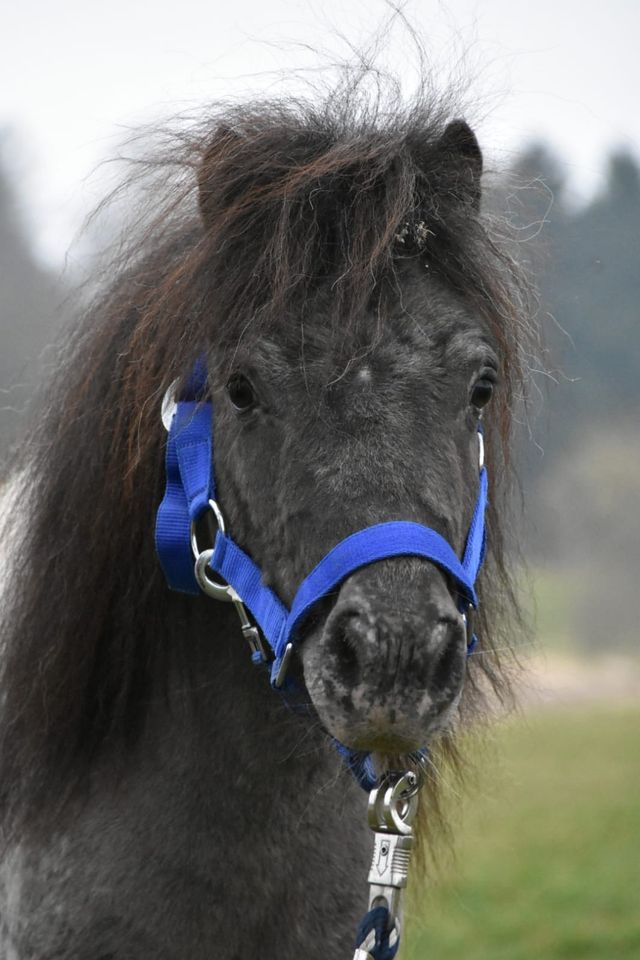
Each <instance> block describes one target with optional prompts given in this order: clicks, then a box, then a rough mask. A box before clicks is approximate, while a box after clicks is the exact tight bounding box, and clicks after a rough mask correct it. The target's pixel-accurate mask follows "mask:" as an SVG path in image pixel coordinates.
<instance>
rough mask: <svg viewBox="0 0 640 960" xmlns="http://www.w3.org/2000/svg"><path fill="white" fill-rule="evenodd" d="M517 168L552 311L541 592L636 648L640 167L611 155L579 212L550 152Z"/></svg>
mask: <svg viewBox="0 0 640 960" xmlns="http://www.w3.org/2000/svg"><path fill="white" fill-rule="evenodd" d="M513 173H514V174H515V178H516V182H519V183H520V184H525V185H527V184H528V186H525V187H524V188H523V189H522V190H521V191H517V193H516V197H517V198H518V204H519V205H520V207H521V209H520V210H519V211H518V217H519V219H520V222H521V223H522V224H523V227H522V229H523V230H524V231H525V233H526V231H527V230H528V231H529V233H530V235H532V236H533V239H532V241H531V242H530V243H525V244H524V245H523V246H524V247H525V248H528V250H529V253H528V256H529V257H530V258H531V260H532V262H533V267H534V273H535V275H536V277H537V282H538V286H539V291H540V310H541V312H542V313H544V314H546V315H547V322H546V323H545V324H544V327H545V331H546V339H547V346H548V360H547V363H548V369H549V374H550V377H551V379H550V380H549V381H548V382H547V385H546V389H543V393H544V403H543V404H542V408H541V411H540V412H539V413H538V415H537V417H536V418H535V420H534V424H533V432H534V436H535V437H536V440H537V441H538V443H539V448H536V447H535V446H534V445H533V444H529V445H528V451H527V453H528V455H527V457H526V464H527V469H526V476H525V477H524V480H525V484H526V486H527V490H528V497H527V503H528V511H527V515H528V519H529V537H528V542H529V545H530V549H531V554H532V561H533V564H534V567H535V568H538V569H540V570H541V571H542V574H541V576H540V578H539V583H540V584H541V589H540V591H539V596H538V600H539V603H540V605H541V606H542V607H543V608H545V609H543V610H542V613H543V616H544V620H545V624H546V628H547V629H548V630H549V631H550V632H553V631H556V632H558V633H559V634H560V633H563V632H564V634H565V638H564V639H565V640H566V639H567V638H569V639H571V641H572V642H573V643H576V644H578V645H579V646H581V647H583V648H586V649H589V650H597V649H601V648H616V649H623V650H630V651H631V650H635V651H637V650H638V648H639V644H638V641H639V640H640V630H639V629H638V626H637V621H636V617H635V609H634V607H635V604H634V600H635V594H636V592H637V589H638V573H637V570H638V566H639V562H640V509H639V504H640V335H639V334H640V168H639V166H638V162H637V160H636V159H635V157H634V156H633V155H632V154H631V153H630V152H628V151H626V150H617V151H615V152H613V153H612V154H611V155H610V156H609V158H608V160H607V165H606V171H605V178H604V183H603V186H602V188H601V189H600V191H599V192H598V193H597V195H596V196H595V197H594V198H593V199H592V200H591V201H590V202H589V203H588V204H587V205H586V206H583V207H581V208H578V209H576V208H575V207H574V206H573V205H572V204H571V203H570V200H569V190H570V182H569V181H568V179H567V177H566V175H565V173H564V171H563V166H562V164H561V162H560V161H559V159H558V158H556V157H555V156H553V154H551V153H550V152H549V150H548V149H547V148H546V147H544V146H542V145H536V146H532V147H531V148H529V149H528V150H526V151H524V152H523V154H522V155H521V156H520V158H519V159H518V161H517V163H516V164H515V168H514V171H513ZM551 200H552V201H553V202H552V203H551ZM538 227H539V228H540V229H539V230H538ZM536 234H537V236H536ZM525 255H527V254H525Z"/></svg>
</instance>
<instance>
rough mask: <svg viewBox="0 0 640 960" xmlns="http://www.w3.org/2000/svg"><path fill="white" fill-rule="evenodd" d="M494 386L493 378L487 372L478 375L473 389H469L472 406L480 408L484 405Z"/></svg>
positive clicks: (489, 397)
mask: <svg viewBox="0 0 640 960" xmlns="http://www.w3.org/2000/svg"><path fill="white" fill-rule="evenodd" d="M494 386H495V381H494V379H493V378H492V377H490V376H488V375H487V374H485V375H483V376H482V377H480V379H479V380H476V382H475V384H474V386H473V390H472V391H471V404H472V406H474V407H475V408H476V409H477V410H482V408H483V407H486V405H487V404H488V403H489V401H490V400H491V397H492V396H493V388H494Z"/></svg>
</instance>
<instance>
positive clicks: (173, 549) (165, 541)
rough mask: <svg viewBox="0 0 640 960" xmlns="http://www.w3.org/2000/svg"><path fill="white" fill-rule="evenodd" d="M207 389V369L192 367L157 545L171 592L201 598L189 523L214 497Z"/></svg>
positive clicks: (172, 447) (172, 443)
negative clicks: (194, 568) (203, 396)
mask: <svg viewBox="0 0 640 960" xmlns="http://www.w3.org/2000/svg"><path fill="white" fill-rule="evenodd" d="M205 386H206V368H205V367H204V364H203V363H202V362H199V363H198V364H196V366H195V367H194V369H193V371H192V374H191V377H190V379H189V382H188V384H187V388H186V391H185V393H186V394H187V396H188V399H185V400H181V401H180V402H178V403H176V406H175V412H174V413H173V416H172V418H171V425H170V427H169V434H168V438H167V449H166V456H165V465H166V488H165V494H164V497H163V500H162V503H161V504H160V506H159V508H158V513H157V516H156V529H155V541H156V550H157V553H158V556H159V558H160V563H161V565H162V569H163V571H164V575H165V577H166V578H167V582H168V584H169V586H170V587H171V588H172V589H173V590H180V591H182V592H183V593H191V594H198V593H200V587H199V586H198V583H197V581H196V578H195V576H194V570H193V564H194V558H193V552H192V549H191V523H192V521H194V520H196V519H197V517H198V516H199V515H200V514H201V513H202V511H203V510H204V509H205V508H206V507H207V505H208V502H209V499H211V498H214V497H215V485H214V477H213V409H212V405H211V403H210V401H206V402H202V401H200V402H198V401H197V400H196V399H195V398H196V397H198V396H199V395H202V392H203V390H204V388H205Z"/></svg>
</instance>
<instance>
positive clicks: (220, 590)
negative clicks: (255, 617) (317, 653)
mask: <svg viewBox="0 0 640 960" xmlns="http://www.w3.org/2000/svg"><path fill="white" fill-rule="evenodd" d="M208 520H209V533H210V535H211V539H212V541H214V542H215V538H216V535H217V533H218V531H220V533H222V534H223V535H224V533H225V525H224V517H223V516H222V511H221V510H220V507H219V506H218V504H217V503H216V501H215V500H209V512H208ZM212 520H213V521H215V525H214V523H212ZM191 549H192V551H193V555H194V557H195V567H194V574H195V578H196V580H197V582H198V586H199V587H200V589H201V590H202V592H203V593H206V595H207V596H208V597H211V598H212V599H213V600H222V601H223V602H225V603H232V604H233V605H234V607H235V608H236V613H237V614H238V618H239V620H240V629H241V630H242V635H243V636H244V638H245V640H247V642H248V643H249V647H250V648H251V653H259V654H260V656H261V658H262V659H263V660H264V661H265V662H266V661H267V660H268V659H269V657H268V654H267V652H266V650H265V647H264V644H263V642H262V637H261V635H260V631H259V630H258V628H257V627H256V626H255V625H254V624H253V623H252V622H251V620H250V619H249V615H248V613H247V608H246V607H245V605H244V603H243V602H242V597H240V596H239V594H238V593H236V591H235V590H234V589H233V587H232V586H231V584H229V583H225V582H224V581H218V580H213V579H212V577H211V568H210V566H209V564H210V562H211V558H212V556H213V549H209V550H200V547H199V546H198V538H197V535H196V525H195V523H192V524H191Z"/></svg>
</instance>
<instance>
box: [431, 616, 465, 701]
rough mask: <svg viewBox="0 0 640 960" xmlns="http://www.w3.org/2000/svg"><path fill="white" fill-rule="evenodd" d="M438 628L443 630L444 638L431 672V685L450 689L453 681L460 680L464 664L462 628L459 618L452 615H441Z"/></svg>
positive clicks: (443, 689)
mask: <svg viewBox="0 0 640 960" xmlns="http://www.w3.org/2000/svg"><path fill="white" fill-rule="evenodd" d="M436 629H437V630H439V631H441V633H442V638H441V640H440V643H439V650H438V652H437V654H436V657H437V659H436V663H435V667H434V669H433V672H432V674H431V682H430V686H431V689H432V690H435V691H445V690H448V689H449V688H450V687H451V685H452V683H454V684H456V685H457V684H458V683H459V682H460V674H461V670H462V668H463V666H464V646H463V642H462V628H461V624H460V622H459V621H458V620H453V619H452V618H450V617H441V618H440V619H439V622H438V626H437V628H436Z"/></svg>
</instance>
